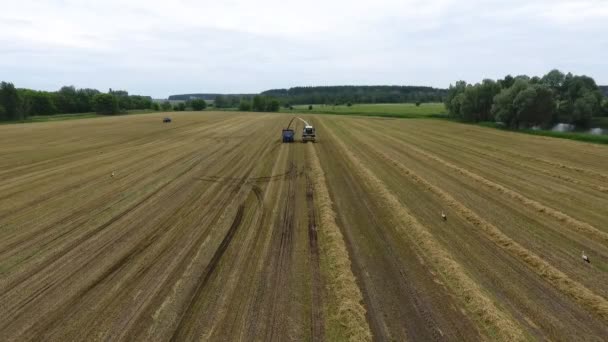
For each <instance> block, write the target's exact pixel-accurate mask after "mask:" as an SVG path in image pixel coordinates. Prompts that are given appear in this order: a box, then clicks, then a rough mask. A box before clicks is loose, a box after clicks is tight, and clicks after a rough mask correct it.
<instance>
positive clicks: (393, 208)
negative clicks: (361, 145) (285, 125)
mask: <svg viewBox="0 0 608 342" xmlns="http://www.w3.org/2000/svg"><path fill="white" fill-rule="evenodd" d="M325 130H326V131H329V130H328V129H327V128H326V129H325ZM333 142H335V143H336V145H337V146H338V147H339V148H340V149H341V150H342V152H343V154H344V155H345V156H346V157H347V158H348V160H349V161H350V163H351V164H352V166H353V171H354V172H356V173H357V174H358V175H359V176H360V178H361V179H363V180H364V182H365V183H366V184H367V188H368V189H370V191H371V192H372V193H373V194H374V195H375V196H376V197H377V198H378V199H379V200H380V201H381V202H382V204H383V205H384V206H385V207H387V208H388V209H389V210H390V212H391V213H392V215H393V217H392V218H391V219H390V221H391V223H392V224H393V225H394V226H395V227H398V228H399V229H400V230H401V231H402V232H403V233H404V234H406V235H407V236H408V237H409V239H410V240H411V241H412V242H413V243H414V247H415V248H416V249H417V251H418V253H420V254H424V258H425V259H427V260H429V263H428V264H429V265H432V267H433V268H434V269H435V270H436V271H437V272H438V273H439V274H440V276H441V277H442V278H443V280H444V283H446V285H447V286H448V287H449V288H450V290H451V291H453V293H454V294H455V297H456V298H458V299H459V300H461V301H462V302H463V305H464V308H465V309H466V310H467V311H468V312H469V313H470V314H471V315H472V317H473V319H474V320H475V321H477V322H478V324H479V325H480V327H481V328H482V329H484V332H485V333H486V334H487V335H488V337H490V336H491V338H492V339H493V340H501V341H521V340H525V339H526V338H525V335H524V333H523V331H522V330H521V329H520V327H519V326H518V325H517V323H516V322H515V321H514V320H513V318H512V317H510V315H509V314H507V313H506V312H504V311H501V310H500V309H499V308H498V307H497V306H496V304H495V303H494V302H493V301H492V300H491V299H490V297H489V296H488V295H487V294H486V293H485V292H484V290H482V289H481V288H480V287H479V286H478V285H477V283H475V281H473V279H471V278H470V277H469V276H468V275H467V274H466V272H465V271H464V269H463V268H462V266H461V265H460V264H458V263H457V262H456V261H455V260H454V259H453V258H452V256H451V255H450V253H449V252H448V251H447V250H445V249H444V248H443V247H442V246H441V244H440V243H439V242H437V241H436V240H435V238H434V237H433V235H432V234H431V233H430V232H429V231H428V230H427V229H426V228H425V227H424V226H423V225H422V224H421V223H420V222H418V220H417V219H416V218H415V217H414V216H412V214H411V213H410V212H409V210H408V209H407V208H406V207H405V206H403V205H402V204H401V202H399V200H398V199H397V197H396V196H395V195H394V194H393V193H392V192H391V191H390V190H388V189H387V187H386V185H385V184H384V182H382V181H381V180H380V179H379V178H378V177H377V176H376V175H375V174H374V173H373V172H372V171H371V170H370V169H369V168H367V167H366V166H365V165H364V164H363V162H362V161H361V160H360V159H359V158H358V157H357V156H356V155H355V154H354V153H353V152H352V151H351V150H350V149H349V148H348V147H347V146H346V145H345V144H344V143H343V142H342V141H340V140H339V139H334V140H333Z"/></svg>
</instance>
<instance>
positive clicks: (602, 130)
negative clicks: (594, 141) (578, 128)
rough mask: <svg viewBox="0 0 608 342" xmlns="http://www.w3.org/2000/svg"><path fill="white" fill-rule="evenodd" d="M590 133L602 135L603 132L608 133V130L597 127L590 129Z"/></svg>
mask: <svg viewBox="0 0 608 342" xmlns="http://www.w3.org/2000/svg"><path fill="white" fill-rule="evenodd" d="M588 133H589V134H593V135H602V134H608V130H605V129H601V128H599V127H596V128H592V129H590V130H589V132H588Z"/></svg>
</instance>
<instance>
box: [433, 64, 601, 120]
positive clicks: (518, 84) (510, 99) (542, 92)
mask: <svg viewBox="0 0 608 342" xmlns="http://www.w3.org/2000/svg"><path fill="white" fill-rule="evenodd" d="M444 103H445V106H446V108H447V110H448V114H449V115H450V116H451V117H453V118H457V119H461V120H464V121H469V122H480V121H496V122H500V123H503V124H505V125H507V126H509V127H512V128H520V127H532V126H544V127H546V126H549V125H552V124H554V123H558V122H560V123H569V124H573V125H576V126H577V127H588V126H589V124H590V123H591V119H592V118H593V117H597V116H608V98H606V96H605V95H604V94H603V93H602V91H601V89H600V87H598V85H597V84H596V83H595V80H594V79H593V78H591V77H588V76H584V75H573V74H572V73H567V74H564V73H563V72H561V71H559V70H551V71H550V72H548V73H547V74H546V75H544V76H542V77H538V76H534V77H529V76H527V75H520V76H516V77H513V76H511V75H507V76H506V77H505V78H503V79H499V80H496V81H495V80H491V79H485V80H483V81H482V82H481V83H476V84H468V83H467V82H465V81H458V82H456V84H454V85H450V87H449V89H448V93H447V96H446V98H445V101H444Z"/></svg>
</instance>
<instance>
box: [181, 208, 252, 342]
mask: <svg viewBox="0 0 608 342" xmlns="http://www.w3.org/2000/svg"><path fill="white" fill-rule="evenodd" d="M244 209H245V205H244V204H240V205H239V208H238V210H237V212H236V216H235V217H234V220H233V221H232V224H231V225H230V229H228V232H227V234H226V235H225V236H224V239H222V242H221V243H220V245H219V247H218V248H217V250H216V251H215V253H214V254H213V257H212V258H211V260H210V261H209V264H208V265H207V267H206V268H205V271H204V274H205V276H204V277H203V279H202V281H201V282H199V285H198V287H197V288H196V289H195V295H194V297H192V299H191V300H190V303H189V304H188V305H187V307H188V309H187V310H186V311H185V312H184V314H183V315H182V316H181V317H180V318H179V319H178V325H177V328H176V329H175V332H174V333H173V336H172V337H171V341H176V340H178V336H179V335H178V333H179V332H180V331H182V330H183V328H184V326H185V324H186V320H184V317H191V316H193V315H194V313H195V311H194V305H193V304H194V303H196V302H197V301H198V299H199V298H200V296H201V293H202V292H201V289H202V288H203V287H205V285H206V284H207V282H208V281H209V278H210V277H211V274H212V273H213V272H214V271H215V269H216V268H217V265H218V263H219V261H220V259H221V258H222V255H224V252H225V251H226V249H227V248H228V245H229V244H230V241H232V238H233V237H234V235H235V234H236V231H237V229H238V228H239V226H240V225H241V222H242V220H243V211H244Z"/></svg>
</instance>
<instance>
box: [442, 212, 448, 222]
mask: <svg viewBox="0 0 608 342" xmlns="http://www.w3.org/2000/svg"><path fill="white" fill-rule="evenodd" d="M441 218H442V219H443V220H444V221H447V220H448V217H447V216H446V215H445V213H444V212H443V211H442V212H441Z"/></svg>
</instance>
